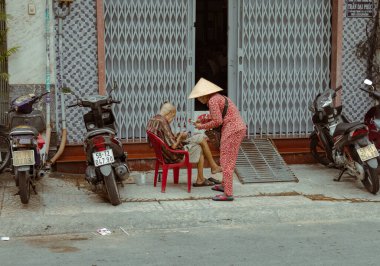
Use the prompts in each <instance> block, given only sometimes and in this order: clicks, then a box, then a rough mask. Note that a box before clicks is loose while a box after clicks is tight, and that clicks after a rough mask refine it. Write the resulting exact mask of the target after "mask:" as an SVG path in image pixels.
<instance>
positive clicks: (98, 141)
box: [65, 88, 130, 205]
mask: <svg viewBox="0 0 380 266" xmlns="http://www.w3.org/2000/svg"><path fill="white" fill-rule="evenodd" d="M65 90H66V91H69V92H71V90H70V89H68V88H65ZM109 95H111V92H110V93H109ZM76 98H77V103H75V104H72V105H69V106H68V108H71V107H74V106H79V107H86V108H90V109H91V110H90V111H89V112H88V113H86V114H84V116H83V119H84V123H85V126H86V129H87V134H86V136H85V139H84V151H85V153H86V158H87V168H86V177H85V178H86V180H87V181H88V182H89V183H90V184H92V185H94V186H95V187H97V185H99V184H100V185H102V187H103V188H105V191H106V192H107V194H108V198H109V201H110V202H111V204H112V205H119V204H120V203H121V199H120V194H119V190H118V186H117V182H118V183H120V184H121V185H123V183H122V181H123V180H124V179H125V178H127V177H128V176H129V172H130V171H129V168H128V165H127V163H126V160H127V153H125V152H124V150H123V145H122V143H121V141H120V140H119V139H118V137H117V136H116V131H115V128H116V127H115V117H114V114H113V111H112V109H111V106H112V104H118V103H120V101H116V100H113V99H112V97H111V96H107V95H106V96H104V95H92V96H88V97H82V98H79V97H77V96H76Z"/></svg>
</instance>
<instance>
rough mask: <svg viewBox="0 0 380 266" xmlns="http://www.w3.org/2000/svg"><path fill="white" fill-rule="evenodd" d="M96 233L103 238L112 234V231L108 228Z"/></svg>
mask: <svg viewBox="0 0 380 266" xmlns="http://www.w3.org/2000/svg"><path fill="white" fill-rule="evenodd" d="M96 232H98V233H99V234H100V235H102V236H106V235H110V234H111V231H110V230H108V229H107V228H100V229H98V230H96Z"/></svg>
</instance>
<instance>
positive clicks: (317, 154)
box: [309, 87, 379, 194]
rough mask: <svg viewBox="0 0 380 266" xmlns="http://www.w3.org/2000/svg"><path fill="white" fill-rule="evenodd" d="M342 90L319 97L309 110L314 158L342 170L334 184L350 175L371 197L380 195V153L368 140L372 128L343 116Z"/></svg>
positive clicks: (328, 92)
mask: <svg viewBox="0 0 380 266" xmlns="http://www.w3.org/2000/svg"><path fill="white" fill-rule="evenodd" d="M340 89H341V87H340V88H338V89H337V90H333V89H327V90H325V91H324V92H323V93H319V94H318V95H316V97H315V99H314V101H313V102H312V104H311V105H310V106H309V110H310V111H311V112H312V113H313V116H312V121H313V125H314V131H313V132H312V133H311V135H310V151H311V154H312V156H313V157H314V158H315V159H316V160H317V161H318V162H319V163H321V164H323V165H325V166H328V167H334V168H337V169H340V174H339V176H338V177H337V178H335V179H334V181H340V179H341V177H342V175H343V174H344V173H345V172H348V174H349V175H351V176H354V177H356V178H357V179H358V180H360V181H361V182H362V183H363V185H364V187H365V188H366V189H367V190H368V191H369V192H370V193H372V194H376V193H377V192H378V190H379V178H378V176H377V167H378V159H379V153H378V151H377V149H376V146H375V145H374V144H373V143H372V142H371V141H370V140H369V138H368V132H369V129H368V127H367V126H366V125H365V124H364V123H361V122H350V121H349V120H348V119H347V118H346V117H345V116H344V115H343V114H342V106H339V107H335V106H334V99H335V97H336V92H337V91H338V90H340Z"/></svg>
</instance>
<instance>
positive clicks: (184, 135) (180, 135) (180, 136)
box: [177, 132, 187, 141]
mask: <svg viewBox="0 0 380 266" xmlns="http://www.w3.org/2000/svg"><path fill="white" fill-rule="evenodd" d="M177 139H178V140H179V141H183V140H185V139H187V132H180V133H178V136H177Z"/></svg>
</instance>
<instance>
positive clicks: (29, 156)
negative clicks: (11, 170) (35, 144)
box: [12, 150, 36, 166]
mask: <svg viewBox="0 0 380 266" xmlns="http://www.w3.org/2000/svg"><path fill="white" fill-rule="evenodd" d="M12 159H13V165H14V166H22V165H34V164H35V163H36V162H35V160H34V151H33V150H22V151H14V152H13V153H12Z"/></svg>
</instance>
